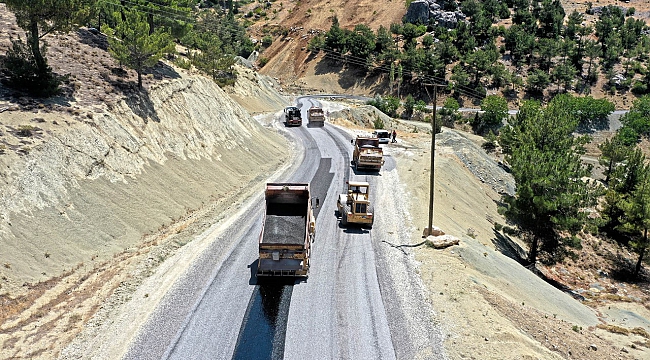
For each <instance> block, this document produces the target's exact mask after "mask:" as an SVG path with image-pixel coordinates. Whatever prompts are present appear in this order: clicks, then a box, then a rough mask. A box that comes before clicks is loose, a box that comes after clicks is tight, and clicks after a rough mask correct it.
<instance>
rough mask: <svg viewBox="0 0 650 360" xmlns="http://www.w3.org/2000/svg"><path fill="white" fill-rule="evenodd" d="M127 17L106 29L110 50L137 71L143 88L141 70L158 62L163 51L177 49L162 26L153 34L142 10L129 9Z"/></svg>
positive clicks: (123, 62) (114, 55) (139, 82)
mask: <svg viewBox="0 0 650 360" xmlns="http://www.w3.org/2000/svg"><path fill="white" fill-rule="evenodd" d="M125 16H126V21H123V22H120V23H119V24H118V25H117V27H116V28H115V29H114V30H113V29H110V28H109V29H108V31H107V35H108V43H109V52H110V53H111V55H113V57H115V58H116V59H117V60H118V61H119V62H120V63H121V64H124V65H126V66H128V67H130V68H132V69H134V70H135V71H136V72H137V73H138V87H139V88H142V72H143V71H144V70H145V69H147V68H151V67H153V66H154V65H156V64H157V63H158V61H159V60H160V59H161V58H162V56H163V55H164V54H166V53H172V52H174V43H173V42H172V41H171V36H170V35H169V33H168V32H166V31H165V30H164V29H162V28H158V29H156V31H154V32H153V34H150V33H149V24H148V23H147V22H146V19H145V18H144V16H143V15H141V14H140V13H138V12H136V11H133V12H126V13H125ZM116 34H119V36H120V38H119V39H118V38H116V37H115V35H116Z"/></svg>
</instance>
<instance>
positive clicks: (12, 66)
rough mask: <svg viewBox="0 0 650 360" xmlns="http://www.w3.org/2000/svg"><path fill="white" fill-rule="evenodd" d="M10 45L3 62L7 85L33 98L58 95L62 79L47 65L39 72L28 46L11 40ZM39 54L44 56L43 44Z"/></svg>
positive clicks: (20, 41) (44, 47) (19, 41)
mask: <svg viewBox="0 0 650 360" xmlns="http://www.w3.org/2000/svg"><path fill="white" fill-rule="evenodd" d="M11 44H12V47H11V49H9V50H7V55H6V57H5V60H4V67H5V69H6V71H7V75H8V77H9V83H8V85H9V86H11V87H13V88H15V89H19V90H23V91H27V92H28V93H30V94H31V95H34V96H43V97H48V96H52V95H56V94H57V93H59V91H60V89H59V86H60V85H61V81H62V80H63V78H62V77H59V76H56V75H55V74H54V73H53V72H52V68H50V67H49V66H47V65H46V68H45V69H44V70H39V68H38V66H37V65H36V59H34V55H33V54H32V52H31V50H30V48H29V45H28V44H25V43H24V42H23V41H22V40H20V39H17V40H11ZM41 53H42V54H43V56H45V53H46V46H45V44H43V46H42V47H41Z"/></svg>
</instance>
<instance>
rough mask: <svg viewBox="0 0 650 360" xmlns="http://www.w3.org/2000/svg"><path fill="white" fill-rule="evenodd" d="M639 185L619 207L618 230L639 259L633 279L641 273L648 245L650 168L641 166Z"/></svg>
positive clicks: (649, 243) (649, 242)
mask: <svg viewBox="0 0 650 360" xmlns="http://www.w3.org/2000/svg"><path fill="white" fill-rule="evenodd" d="M639 171H640V173H641V174H640V178H639V183H638V184H637V185H636V187H635V188H634V190H633V191H632V192H631V193H630V194H629V196H627V197H624V198H623V200H622V201H621V203H620V206H621V208H622V210H623V212H624V217H623V221H622V223H621V225H620V226H619V228H620V229H621V231H623V232H624V233H627V234H628V235H629V236H630V237H631V238H632V239H631V241H630V246H631V247H632V250H634V252H636V253H637V254H638V255H639V257H638V259H637V262H636V266H635V267H634V277H638V276H639V273H640V271H641V265H642V263H643V258H644V256H645V253H646V251H647V249H648V246H649V245H650V241H648V228H650V167H648V165H645V164H644V165H643V166H642V167H641V168H640V169H639Z"/></svg>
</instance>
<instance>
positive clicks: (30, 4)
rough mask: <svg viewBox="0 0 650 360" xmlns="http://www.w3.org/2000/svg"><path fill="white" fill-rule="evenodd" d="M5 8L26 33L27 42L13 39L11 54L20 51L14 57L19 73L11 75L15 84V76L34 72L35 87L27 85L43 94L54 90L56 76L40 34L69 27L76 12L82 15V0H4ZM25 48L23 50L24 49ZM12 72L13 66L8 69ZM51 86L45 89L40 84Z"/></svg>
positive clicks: (19, 76)
mask: <svg viewBox="0 0 650 360" xmlns="http://www.w3.org/2000/svg"><path fill="white" fill-rule="evenodd" d="M4 3H5V4H6V5H7V9H8V10H9V11H11V12H13V13H14V15H15V16H16V22H17V23H18V26H20V28H21V29H23V30H25V32H26V33H27V46H26V47H24V46H23V45H21V41H20V40H16V41H17V42H14V44H13V47H14V50H16V51H15V52H14V54H16V55H17V54H21V55H20V57H18V58H16V57H14V60H15V61H18V62H19V66H18V68H17V69H16V70H18V71H19V72H20V74H19V75H18V76H17V77H16V78H14V79H12V82H15V83H16V85H18V86H20V84H19V83H17V81H18V78H24V77H25V76H26V75H28V74H27V73H29V72H34V74H33V76H31V78H32V80H33V81H35V83H34V85H35V88H33V89H28V90H30V91H34V92H35V93H38V94H42V95H50V94H51V93H53V92H56V91H57V89H58V85H59V80H58V78H57V77H56V76H55V75H54V74H53V73H52V69H51V68H50V67H49V65H48V64H47V59H46V58H45V51H46V47H45V44H41V38H42V37H43V36H46V35H47V34H49V33H52V32H57V31H68V30H70V29H72V27H73V26H74V24H76V23H78V22H79V20H80V19H79V16H80V15H83V13H81V12H80V11H79V10H80V9H81V7H82V1H81V0H5V1H4ZM23 50H25V51H23ZM8 70H9V71H10V72H12V69H11V68H9V69H8ZM41 85H42V86H44V87H47V88H50V90H48V91H47V93H43V91H42V90H43V89H38V87H39V86H41Z"/></svg>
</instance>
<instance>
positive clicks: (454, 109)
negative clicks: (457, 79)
mask: <svg viewBox="0 0 650 360" xmlns="http://www.w3.org/2000/svg"><path fill="white" fill-rule="evenodd" d="M458 109H460V105H459V104H458V101H456V99H454V98H452V97H448V98H447V99H446V100H445V103H444V105H443V106H442V108H441V109H440V110H438V115H439V116H440V122H441V123H442V125H444V126H446V127H449V128H453V127H454V124H455V123H456V122H457V121H458V120H460V117H461V115H460V113H459V112H458Z"/></svg>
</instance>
